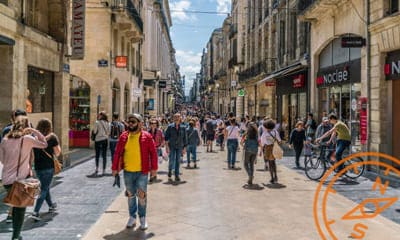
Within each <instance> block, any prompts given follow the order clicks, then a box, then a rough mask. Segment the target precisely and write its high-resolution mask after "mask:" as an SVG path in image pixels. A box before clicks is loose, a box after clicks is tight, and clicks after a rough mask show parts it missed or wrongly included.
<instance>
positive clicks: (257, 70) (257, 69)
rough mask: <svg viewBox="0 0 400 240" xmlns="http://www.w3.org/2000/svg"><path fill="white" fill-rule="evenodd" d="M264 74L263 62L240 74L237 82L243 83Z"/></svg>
mask: <svg viewBox="0 0 400 240" xmlns="http://www.w3.org/2000/svg"><path fill="white" fill-rule="evenodd" d="M266 72H267V68H266V64H265V62H259V63H257V64H255V65H253V66H252V67H250V68H248V69H246V70H244V71H242V72H240V73H239V81H241V82H243V81H246V80H249V79H250V78H253V77H256V76H258V75H260V74H262V73H266Z"/></svg>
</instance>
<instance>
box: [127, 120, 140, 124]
mask: <svg viewBox="0 0 400 240" xmlns="http://www.w3.org/2000/svg"><path fill="white" fill-rule="evenodd" d="M128 123H132V124H136V123H138V121H134V120H130V121H128Z"/></svg>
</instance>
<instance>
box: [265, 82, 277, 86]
mask: <svg viewBox="0 0 400 240" xmlns="http://www.w3.org/2000/svg"><path fill="white" fill-rule="evenodd" d="M265 86H266V87H274V86H275V82H265Z"/></svg>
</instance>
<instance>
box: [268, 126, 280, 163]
mask: <svg viewBox="0 0 400 240" xmlns="http://www.w3.org/2000/svg"><path fill="white" fill-rule="evenodd" d="M268 133H269V135H271V137H272V138H273V139H274V146H273V147H272V155H274V158H275V159H278V160H281V159H282V158H283V150H282V148H281V146H279V143H278V140H277V139H276V138H275V137H274V136H272V134H271V132H268Z"/></svg>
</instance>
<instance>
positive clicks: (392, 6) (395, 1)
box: [387, 0, 400, 15]
mask: <svg viewBox="0 0 400 240" xmlns="http://www.w3.org/2000/svg"><path fill="white" fill-rule="evenodd" d="M399 2H400V0H389V2H388V3H389V6H388V10H387V14H388V15H391V14H393V13H396V12H398V11H399Z"/></svg>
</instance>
